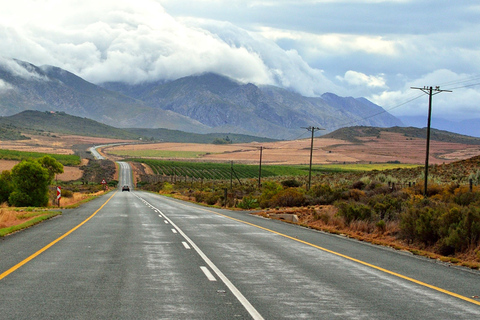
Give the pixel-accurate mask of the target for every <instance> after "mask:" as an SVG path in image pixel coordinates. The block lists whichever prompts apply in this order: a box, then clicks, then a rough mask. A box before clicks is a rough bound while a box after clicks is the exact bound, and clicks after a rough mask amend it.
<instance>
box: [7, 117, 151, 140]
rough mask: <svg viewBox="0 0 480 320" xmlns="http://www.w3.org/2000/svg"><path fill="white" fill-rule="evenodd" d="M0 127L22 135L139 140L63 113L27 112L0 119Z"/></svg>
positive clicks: (117, 130) (91, 121) (108, 127)
mask: <svg viewBox="0 0 480 320" xmlns="http://www.w3.org/2000/svg"><path fill="white" fill-rule="evenodd" d="M0 125H2V126H10V127H13V128H16V130H21V131H22V132H24V133H38V132H52V133H63V134H74V135H86V136H92V137H106V138H116V139H139V138H140V137H141V136H140V135H137V134H135V133H131V132H128V131H126V130H123V129H118V128H114V127H111V126H108V125H106V124H103V123H99V122H97V121H94V120H90V119H87V118H80V117H76V116H72V115H69V114H66V113H65V112H51V111H43V112H42V111H32V110H27V111H23V112H20V113H18V114H15V115H12V116H8V117H0Z"/></svg>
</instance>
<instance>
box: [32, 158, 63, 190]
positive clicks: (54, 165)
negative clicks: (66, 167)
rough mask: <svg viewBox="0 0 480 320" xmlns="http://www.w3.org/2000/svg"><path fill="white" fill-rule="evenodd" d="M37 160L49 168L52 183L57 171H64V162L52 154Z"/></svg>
mask: <svg viewBox="0 0 480 320" xmlns="http://www.w3.org/2000/svg"><path fill="white" fill-rule="evenodd" d="M37 162H38V163H40V165H41V166H42V167H43V168H45V169H47V170H48V176H49V178H50V181H49V182H50V183H51V182H52V181H53V178H55V175H56V174H57V173H63V164H61V163H60V162H58V161H57V160H55V159H54V158H52V157H50V156H43V157H41V158H40V159H38V160H37Z"/></svg>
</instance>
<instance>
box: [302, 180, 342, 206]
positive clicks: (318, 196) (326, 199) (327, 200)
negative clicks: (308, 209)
mask: <svg viewBox="0 0 480 320" xmlns="http://www.w3.org/2000/svg"><path fill="white" fill-rule="evenodd" d="M307 195H309V196H310V197H312V198H313V199H312V201H311V202H312V204H323V205H328V204H332V203H334V202H335V201H337V200H340V199H342V198H343V190H341V189H332V187H330V185H328V184H320V185H314V186H313V187H312V188H310V190H309V191H308V193H307Z"/></svg>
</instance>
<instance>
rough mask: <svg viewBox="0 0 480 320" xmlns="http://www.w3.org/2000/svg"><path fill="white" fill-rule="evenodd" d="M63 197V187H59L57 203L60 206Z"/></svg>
mask: <svg viewBox="0 0 480 320" xmlns="http://www.w3.org/2000/svg"><path fill="white" fill-rule="evenodd" d="M61 198H62V188H60V187H57V203H58V207H60V199H61Z"/></svg>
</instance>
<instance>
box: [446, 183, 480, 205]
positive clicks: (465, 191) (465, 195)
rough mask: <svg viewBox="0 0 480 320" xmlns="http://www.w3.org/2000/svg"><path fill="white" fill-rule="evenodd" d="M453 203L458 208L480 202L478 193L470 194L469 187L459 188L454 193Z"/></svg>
mask: <svg viewBox="0 0 480 320" xmlns="http://www.w3.org/2000/svg"><path fill="white" fill-rule="evenodd" d="M454 195H455V196H454V198H453V201H454V202H455V203H456V204H458V205H460V206H469V205H470V204H472V203H475V202H479V201H480V193H479V192H470V188H469V187H460V188H457V189H455V191H454Z"/></svg>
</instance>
